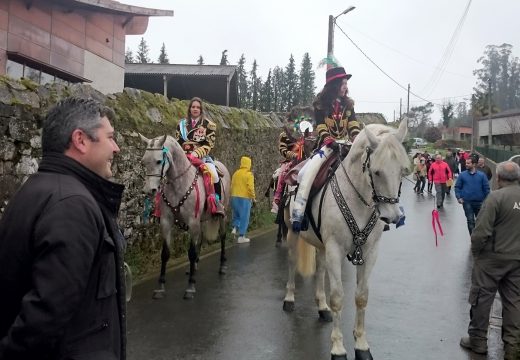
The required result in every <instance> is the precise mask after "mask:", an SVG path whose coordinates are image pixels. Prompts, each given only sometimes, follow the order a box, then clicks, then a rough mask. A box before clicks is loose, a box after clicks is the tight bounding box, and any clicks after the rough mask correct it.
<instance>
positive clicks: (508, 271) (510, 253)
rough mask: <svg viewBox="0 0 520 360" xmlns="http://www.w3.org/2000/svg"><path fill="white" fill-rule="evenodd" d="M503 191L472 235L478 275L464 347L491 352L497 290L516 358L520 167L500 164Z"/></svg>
mask: <svg viewBox="0 0 520 360" xmlns="http://www.w3.org/2000/svg"><path fill="white" fill-rule="evenodd" d="M496 174H497V183H498V188H499V189H498V190H496V191H493V192H491V193H490V194H489V195H488V197H487V198H486V200H485V201H484V203H483V205H482V209H481V210H480V212H479V215H478V217H477V223H476V226H475V229H474V230H473V233H472V234H471V252H472V254H473V272H472V276H471V289H470V293H469V303H470V304H471V310H470V322H469V327H468V335H469V336H465V337H463V338H462V339H461V340H460V345H461V346H462V347H465V348H467V349H470V350H472V351H473V352H476V353H480V354H485V353H486V352H487V331H488V326H489V312H490V310H491V306H492V304H493V300H494V299H495V294H496V292H497V290H498V292H499V294H500V297H501V299H502V340H503V342H504V354H505V355H504V359H505V360H514V359H517V355H518V353H517V352H518V351H520V350H519V348H518V347H519V346H520V238H519V234H520V184H519V179H520V167H519V166H518V164H515V163H514V162H512V161H505V162H502V163H500V164H498V166H497V169H496Z"/></svg>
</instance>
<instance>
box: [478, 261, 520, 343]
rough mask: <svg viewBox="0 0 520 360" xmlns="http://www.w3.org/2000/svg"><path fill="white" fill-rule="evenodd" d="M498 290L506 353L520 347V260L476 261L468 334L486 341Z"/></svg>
mask: <svg viewBox="0 0 520 360" xmlns="http://www.w3.org/2000/svg"><path fill="white" fill-rule="evenodd" d="M497 290H498V293H499V294H500V298H501V300H502V340H503V341H504V349H505V351H506V352H512V351H513V349H514V348H515V347H516V346H520V260H504V259H488V258H476V259H475V261H474V264H473V272H472V276H471V289H470V293H469V303H470V304H471V310H470V322H469V327H468V335H469V336H470V337H472V338H475V339H476V340H477V341H478V340H481V341H482V342H485V341H486V339H487V332H488V326H489V312H490V311H491V306H492V305H493V301H494V299H495V294H496V292H497Z"/></svg>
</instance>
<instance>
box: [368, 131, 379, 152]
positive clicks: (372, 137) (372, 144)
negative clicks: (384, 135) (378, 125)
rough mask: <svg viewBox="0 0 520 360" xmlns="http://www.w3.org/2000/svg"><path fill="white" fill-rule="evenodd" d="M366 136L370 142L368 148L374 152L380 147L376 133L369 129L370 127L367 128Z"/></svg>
mask: <svg viewBox="0 0 520 360" xmlns="http://www.w3.org/2000/svg"><path fill="white" fill-rule="evenodd" d="M365 135H366V137H367V140H368V147H369V148H370V149H372V150H375V149H376V148H377V145H379V140H378V139H377V137H376V136H375V135H374V133H373V132H372V131H370V130H369V129H368V127H365Z"/></svg>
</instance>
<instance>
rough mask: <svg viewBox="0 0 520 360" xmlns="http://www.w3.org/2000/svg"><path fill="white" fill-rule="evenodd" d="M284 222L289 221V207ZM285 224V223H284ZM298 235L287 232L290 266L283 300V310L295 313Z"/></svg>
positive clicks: (285, 212) (290, 231)
mask: <svg viewBox="0 0 520 360" xmlns="http://www.w3.org/2000/svg"><path fill="white" fill-rule="evenodd" d="M284 217H285V219H284V220H287V221H289V207H287V208H286V209H284ZM284 223H285V221H284ZM298 236H299V235H298V234H295V233H294V232H293V231H292V229H290V230H289V231H288V232H287V265H288V278H287V285H286V289H287V292H286V293H285V298H284V299H283V309H284V311H287V312H292V311H294V290H295V288H296V286H295V283H294V277H295V274H296V262H297V260H298V254H297V248H298Z"/></svg>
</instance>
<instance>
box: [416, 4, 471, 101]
mask: <svg viewBox="0 0 520 360" xmlns="http://www.w3.org/2000/svg"><path fill="white" fill-rule="evenodd" d="M471 1H472V0H469V1H468V4H467V5H466V8H465V9H464V13H463V14H462V17H461V18H460V19H459V22H458V24H457V27H456V28H455V30H454V32H453V34H452V35H451V38H450V41H449V43H448V45H447V46H446V48H445V49H444V53H443V55H442V58H441V60H440V61H439V64H438V66H437V70H436V71H434V72H433V74H432V76H431V77H430V79H429V80H428V82H427V83H426V85H425V86H424V88H423V89H422V90H421V92H422V93H426V94H428V95H431V94H432V93H433V91H434V90H435V88H436V87H437V85H438V84H439V81H440V80H441V78H442V75H443V73H444V71H445V70H446V67H447V66H448V62H449V60H450V58H451V56H452V55H453V52H454V51H455V45H456V43H457V40H458V38H459V35H460V31H461V29H462V26H463V25H464V22H465V20H466V16H467V15H468V12H469V7H470V5H471Z"/></svg>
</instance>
